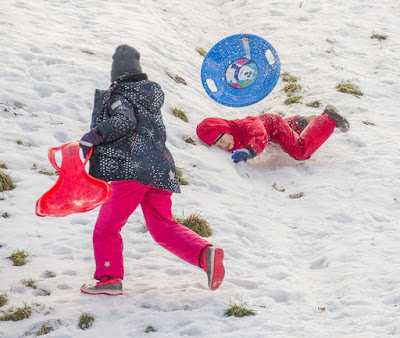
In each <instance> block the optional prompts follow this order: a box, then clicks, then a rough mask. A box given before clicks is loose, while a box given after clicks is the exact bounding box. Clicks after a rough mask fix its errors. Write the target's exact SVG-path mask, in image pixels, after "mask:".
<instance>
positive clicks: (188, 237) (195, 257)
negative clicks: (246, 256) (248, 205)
mask: <svg viewBox="0 0 400 338" xmlns="http://www.w3.org/2000/svg"><path fill="white" fill-rule="evenodd" d="M111 185H112V188H113V193H112V195H111V198H110V199H109V200H108V201H107V202H106V203H105V204H103V205H102V206H101V208H100V212H99V216H98V218H97V222H96V225H95V228H94V233H93V248H94V257H95V261H96V272H95V274H94V278H95V279H100V277H102V276H115V277H119V278H123V277H124V264H123V256H122V251H123V242H122V237H121V235H120V232H121V229H122V227H123V226H124V225H125V223H126V222H127V221H128V218H129V216H130V215H131V214H132V213H133V212H134V211H135V209H136V208H137V207H138V205H139V204H140V205H141V207H142V211H143V215H144V218H145V220H146V224H147V228H148V229H149V232H150V234H151V236H152V237H153V238H154V240H155V241H156V242H157V243H158V244H160V245H161V246H162V247H164V248H165V249H167V250H168V251H170V252H172V253H173V254H175V255H176V256H178V257H180V258H182V259H183V260H185V261H186V262H188V263H190V264H193V265H195V266H199V256H200V252H201V250H202V249H203V248H204V247H206V246H211V245H212V244H211V243H209V242H208V241H206V240H205V239H203V238H201V237H200V236H199V235H197V234H196V233H195V232H194V231H192V230H190V229H189V228H187V227H185V226H183V225H180V224H179V223H177V222H176V221H174V220H173V219H172V213H171V205H172V203H171V195H172V192H170V191H165V190H161V189H157V188H154V187H151V186H148V185H143V184H141V183H139V182H137V181H133V180H131V181H115V182H111Z"/></svg>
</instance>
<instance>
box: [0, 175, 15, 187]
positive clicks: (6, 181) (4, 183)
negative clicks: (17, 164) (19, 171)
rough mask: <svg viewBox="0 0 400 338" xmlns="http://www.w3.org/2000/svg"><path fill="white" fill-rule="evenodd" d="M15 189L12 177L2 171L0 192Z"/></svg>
mask: <svg viewBox="0 0 400 338" xmlns="http://www.w3.org/2000/svg"><path fill="white" fill-rule="evenodd" d="M13 189H15V185H14V182H13V181H12V179H11V177H10V176H9V175H7V174H6V173H5V172H3V171H1V170H0V192H3V191H6V190H13Z"/></svg>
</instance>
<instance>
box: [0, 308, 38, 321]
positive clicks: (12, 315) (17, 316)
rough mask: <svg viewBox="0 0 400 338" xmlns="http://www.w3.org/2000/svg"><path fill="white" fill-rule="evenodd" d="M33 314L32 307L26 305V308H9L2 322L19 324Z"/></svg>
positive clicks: (0, 319)
mask: <svg viewBox="0 0 400 338" xmlns="http://www.w3.org/2000/svg"><path fill="white" fill-rule="evenodd" d="M31 314H32V307H31V306H28V305H25V306H24V307H21V308H17V309H16V310H14V308H12V307H11V308H9V309H8V310H7V311H6V313H5V314H4V315H2V316H1V317H0V321H4V322H6V321H13V322H17V321H20V320H23V319H25V318H29V317H30V316H31Z"/></svg>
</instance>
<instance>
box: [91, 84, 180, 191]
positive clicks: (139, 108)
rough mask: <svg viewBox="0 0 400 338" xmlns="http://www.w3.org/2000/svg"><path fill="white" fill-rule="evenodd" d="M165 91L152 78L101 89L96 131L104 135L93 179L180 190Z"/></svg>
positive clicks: (97, 148)
mask: <svg viewBox="0 0 400 338" xmlns="http://www.w3.org/2000/svg"><path fill="white" fill-rule="evenodd" d="M163 103H164V93H163V91H162V89H161V87H160V85H158V84H157V83H155V82H153V81H149V80H144V81H139V82H127V83H117V84H113V85H112V86H111V87H110V88H109V89H108V90H98V89H97V90H96V92H95V99H94V109H93V114H92V123H91V128H94V129H95V130H96V132H97V133H98V134H99V135H100V136H102V141H101V143H100V144H99V145H98V146H94V147H93V154H92V156H91V158H90V170H89V173H90V175H92V176H94V177H96V178H99V179H102V180H104V181H121V180H135V181H138V182H140V183H142V184H145V185H150V186H153V187H156V188H160V189H163V190H168V191H172V192H177V193H179V192H180V187H179V182H178V178H177V173H176V167H175V163H174V160H173V158H172V155H171V153H170V152H169V150H168V149H167V147H166V145H165V141H166V131H165V126H164V123H163V120H162V116H161V107H162V105H163Z"/></svg>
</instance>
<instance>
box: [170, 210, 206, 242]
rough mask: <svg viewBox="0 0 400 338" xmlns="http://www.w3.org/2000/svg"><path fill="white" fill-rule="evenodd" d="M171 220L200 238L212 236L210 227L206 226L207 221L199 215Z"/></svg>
mask: <svg viewBox="0 0 400 338" xmlns="http://www.w3.org/2000/svg"><path fill="white" fill-rule="evenodd" d="M173 219H174V220H175V221H177V222H178V223H179V224H182V225H184V226H185V227H187V228H189V229H191V230H193V231H194V232H195V233H196V234H198V235H199V236H201V237H210V236H211V235H212V231H211V229H210V226H209V225H208V222H207V220H205V219H204V218H203V217H201V216H200V215H199V214H192V215H190V216H189V217H186V218H175V217H173Z"/></svg>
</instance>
